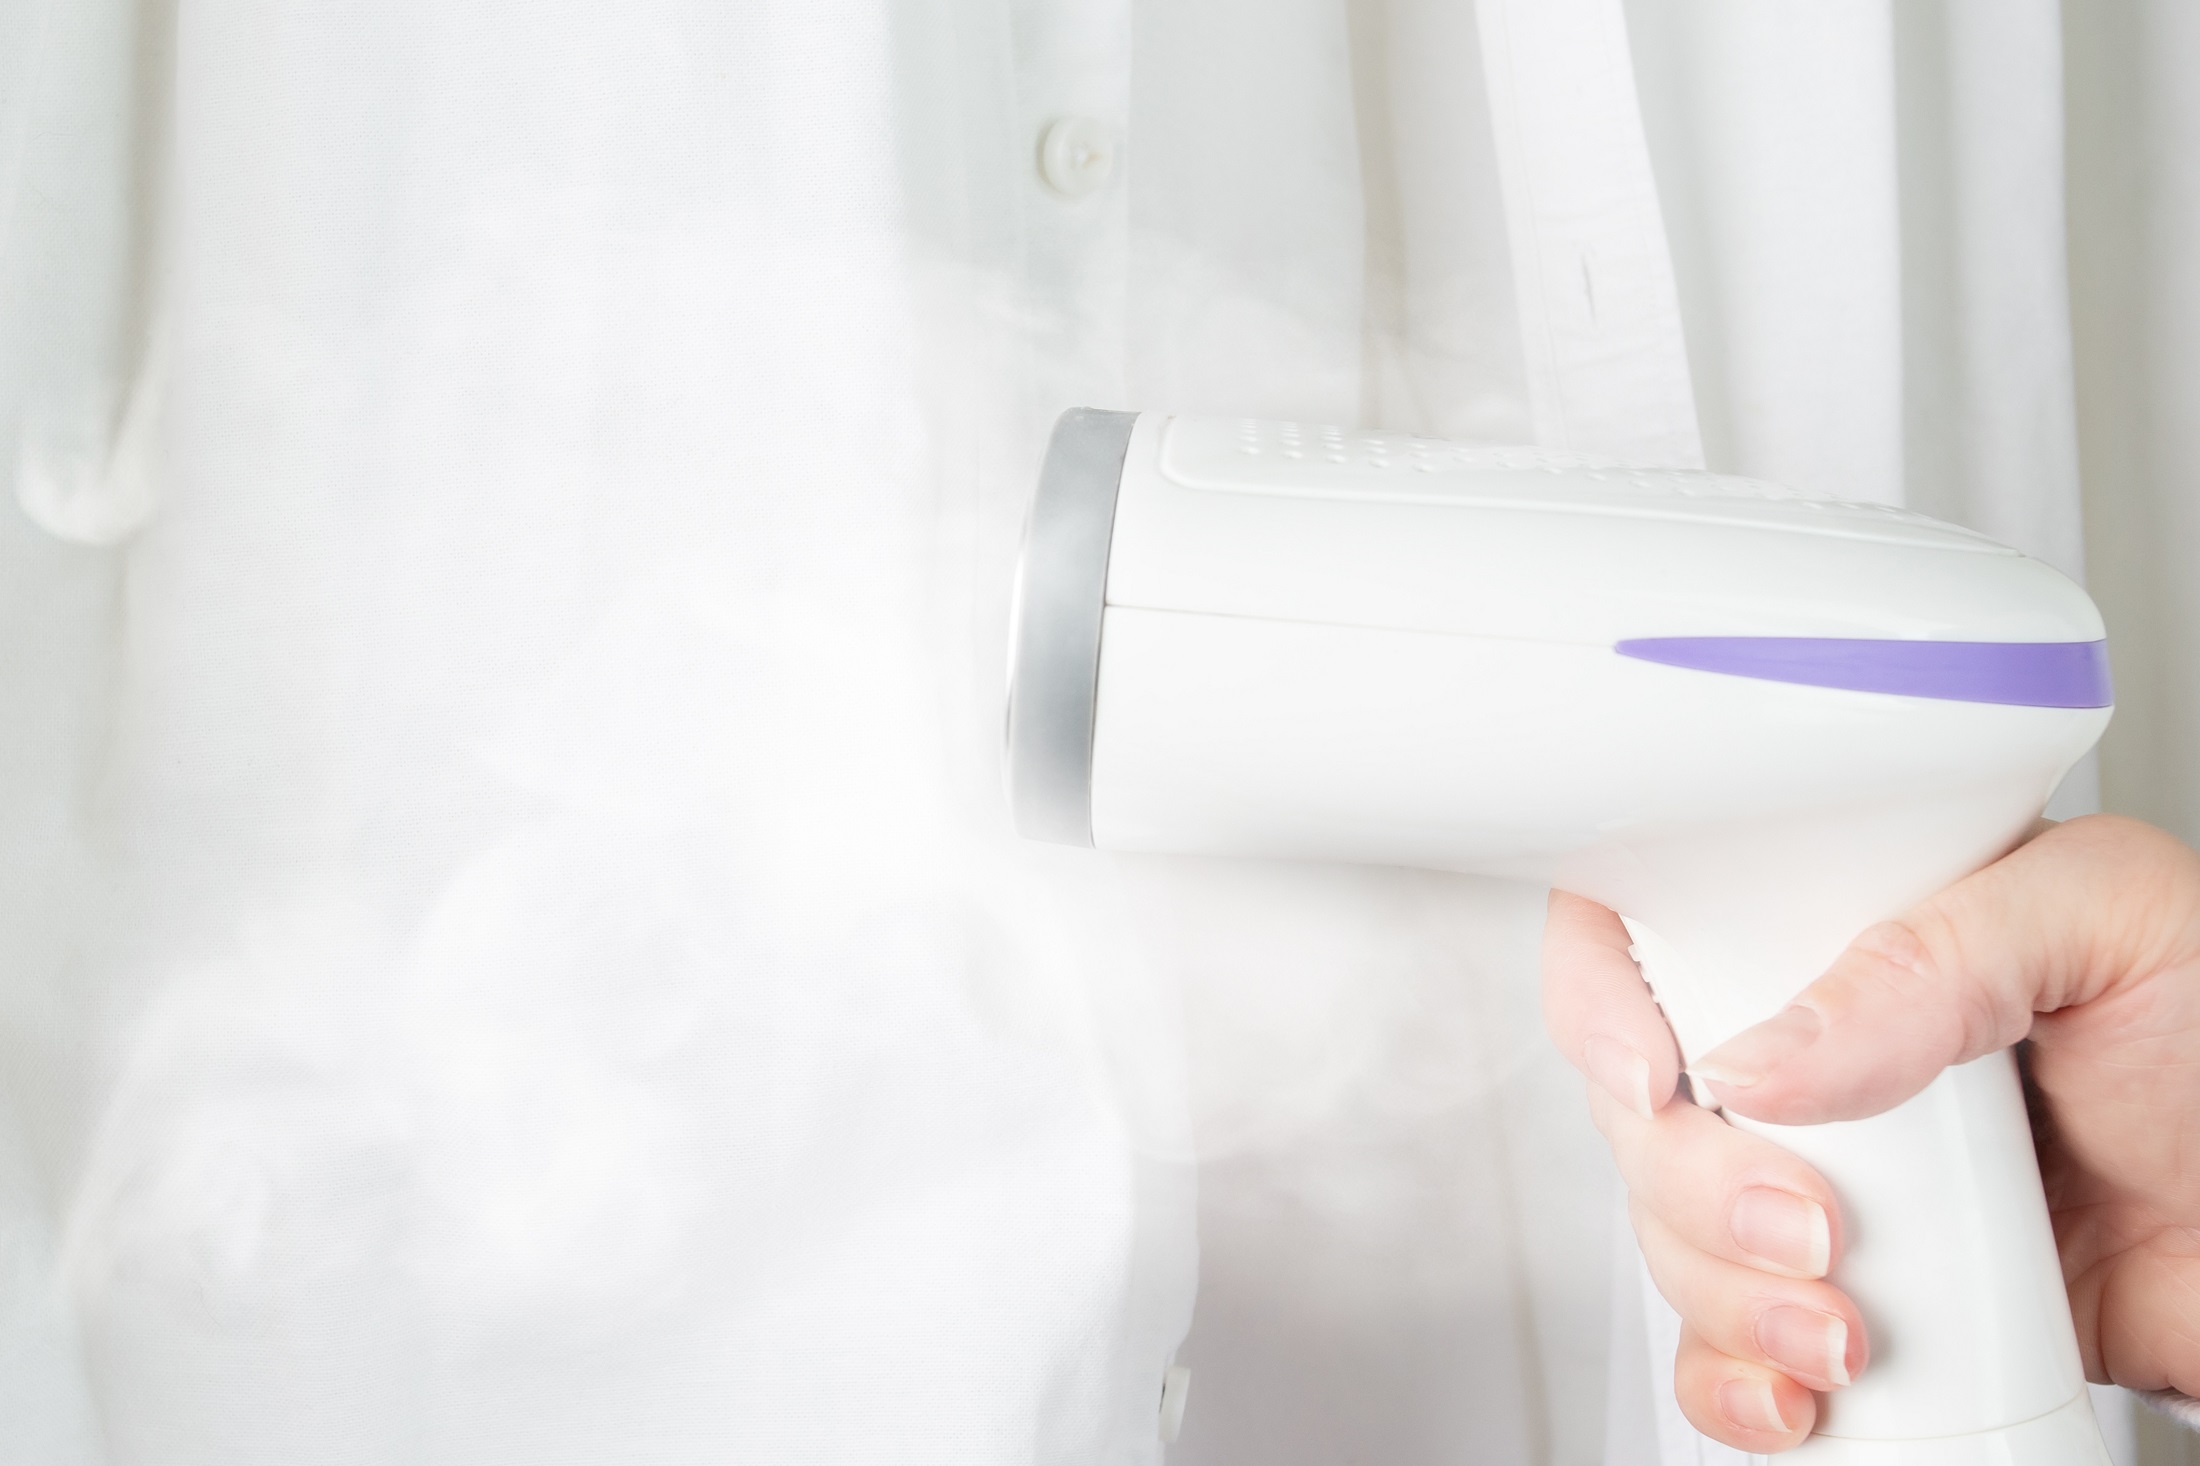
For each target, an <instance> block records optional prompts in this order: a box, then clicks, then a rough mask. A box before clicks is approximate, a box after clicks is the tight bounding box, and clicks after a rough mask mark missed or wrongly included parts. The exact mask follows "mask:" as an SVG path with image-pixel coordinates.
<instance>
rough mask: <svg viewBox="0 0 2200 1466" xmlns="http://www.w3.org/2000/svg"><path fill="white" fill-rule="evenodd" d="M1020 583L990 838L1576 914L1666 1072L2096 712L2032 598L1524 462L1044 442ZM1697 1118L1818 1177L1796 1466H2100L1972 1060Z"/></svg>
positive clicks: (2004, 555) (1966, 570)
mask: <svg viewBox="0 0 2200 1466" xmlns="http://www.w3.org/2000/svg"><path fill="white" fill-rule="evenodd" d="M1022 577H1023V580H1022V585H1021V587H1020V591H1019V609H1018V626H1017V641H1016V650H1015V653H1014V658H1015V662H1014V666H1013V667H1012V678H1013V687H1012V701H1011V711H1010V723H1009V744H1010V779H1011V793H1012V797H1013V799H1014V802H1015V804H1016V810H1017V818H1018V824H1019V828H1021V829H1022V830H1023V831H1024V832H1025V833H1026V834H1031V835H1035V836H1038V837H1041V838H1050V839H1057V840H1066V841H1069V842H1072V843H1084V844H1093V845H1097V846H1099V847H1100V848H1103V849H1110V850H1126V851H1132V850H1135V851H1172V852H1180V853H1193V854H1208V855H1230V856H1259V857H1286V858H1301V859H1309V860H1343V861H1359V862H1371V863H1380V864H1396V865H1412V866H1422V867H1429V868H1434V869H1442V870H1454V871H1463V872H1474V873H1480V874H1488V875H1498V876H1508V877H1515V878H1519V879H1524V880H1532V881H1539V882H1546V883H1550V884H1554V885H1558V886H1561V887H1563V888H1565V889H1568V890H1573V891H1577V892H1580V893H1581V894H1584V895H1587V896H1590V897H1593V898H1595V899H1596V900H1599V901H1602V902H1604V903H1605V904H1606V905H1609V906H1611V907H1612V908H1614V909H1615V910H1617V911H1619V912H1620V913H1621V914H1622V915H1623V916H1624V917H1626V918H1627V920H1628V924H1629V926H1630V929H1631V930H1632V932H1633V933H1634V935H1635V938H1636V950H1637V954H1638V956H1639V957H1640V959H1641V960H1642V962H1643V967H1644V972H1645V976H1646V977H1647V978H1648V980H1649V982H1650V984H1651V987H1652V990H1653V991H1654V993H1655V994H1656V996H1657V998H1658V1000H1659V1002H1660V1004H1661V1006H1662V1007H1663V1008H1664V1010H1665V1013H1666V1016H1667V1017H1668V1019H1669V1020H1670V1021H1671V1023H1672V1025H1673V1029H1674V1032H1675V1034H1676V1035H1677V1037H1678V1038H1679V1040H1680V1044H1681V1047H1682V1050H1683V1052H1684V1054H1686V1055H1687V1056H1689V1057H1690V1058H1691V1059H1693V1058H1694V1057H1695V1056H1697V1055H1701V1054H1703V1053H1704V1052H1706V1051H1708V1050H1709V1049H1711V1048H1713V1047H1715V1046H1716V1045H1718V1044H1719V1043H1720V1042H1722V1041H1723V1040H1725V1039H1726V1038H1727V1037H1729V1036H1730V1035H1732V1034H1734V1033H1736V1032H1738V1031H1740V1030H1741V1029H1743V1028H1745V1027H1748V1026H1749V1025H1751V1024H1753V1023H1756V1022H1757V1021H1759V1020H1761V1019H1764V1018H1767V1017H1769V1016H1771V1015H1772V1014H1773V1013H1774V1012H1776V1011H1778V1009H1779V1008H1780V1007H1781V1006H1782V1005H1783V1004H1785V1003H1786V1002H1787V1000H1788V999H1789V998H1791V997H1792V996H1793V995H1794V994H1795V993H1796V992H1797V991H1798V990H1799V989H1800V988H1802V987H1803V986H1804V985H1805V984H1806V983H1807V982H1808V981H1809V980H1810V979H1811V978H1813V977H1814V976H1816V975H1817V974H1818V973H1819V972H1820V971H1822V970H1823V969H1824V968H1825V966H1826V965H1827V964H1828V963H1829V962H1830V961H1831V960H1832V958H1833V957H1834V956H1835V955H1836V954H1837V953H1839V951H1840V950H1841V949H1842V948H1843V947H1844V946H1845V945H1846V944H1847V943H1848V941H1849V940H1850V939H1851V938H1852V937H1854V936H1855V935H1856V934H1857V933H1858V932H1859V931H1861V930H1862V929H1863V928H1864V927H1866V926H1869V925H1870V924H1872V923H1873V922H1876V921H1879V920H1883V919H1886V918H1888V917H1891V916H1894V915H1896V914H1898V913H1899V912H1901V911H1902V910H1903V909H1905V908H1906V907H1908V906H1909V905H1911V904H1912V903H1914V902H1916V901H1918V900H1920V899H1922V898H1924V897H1925V896H1927V895H1929V894H1931V893H1932V892H1934V891H1936V890H1938V889H1940V888H1941V887H1943V886H1945V885H1947V884H1948V883H1950V882H1951V881H1954V880H1956V879H1958V878H1960V877H1962V876H1963V875H1965V874H1968V873H1969V872H1971V871H1973V870H1975V869H1977V868H1979V867H1980V866H1982V865H1984V864H1986V863H1988V862H1989V861H1991V860H1993V859H1995V858H1996V857H1998V856H1999V855H2001V854H2002V853H2003V852H2005V851H2006V850H2008V849H2009V848H2010V847H2011V846H2012V845H2013V844H2014V843H2015V842H2017V841H2018V840H2019V839H2021V838H2022V837H2023V835H2024V833H2025V831H2026V830H2027V829H2028V828H2029V826H2030V825H2031V823H2032V821H2034V820H2035V819H2036V818H2037V817H2038V814H2039V812H2040V809H2041V808H2042V806H2043V805H2044V804H2045V803H2046V801H2047V798H2048V796H2049V795H2050V794H2051V793H2052V792H2053V790H2054V788H2055V785H2056V784H2057V783H2058V782H2059V781H2060V779H2061V778H2062V776H2063V774H2064V773H2065V772H2067V771H2068V769H2069V767H2070V766H2071V764H2072V763H2073V762H2075V761H2076V760H2077V759H2078V758H2079V757H2080V756H2082V755H2083V754H2084V752H2085V751H2086V750H2087V749H2088V748H2089V747H2091V746H2092V744H2093V742H2094V741H2095V740H2096V739H2097V738H2098V737H2099V735H2100V733H2101V730H2102V728H2103V727H2104V726H2105V725H2106V723H2107V720H2108V716H2109V711H2108V708H2107V707H2106V706H2105V704H2106V701H2107V698H2106V695H2105V675H2104V676H2103V677H2102V678H2101V679H2100V681H2099V688H2100V695H2099V696H2087V695H2085V689H2086V687H2087V686H2088V685H2090V684H2088V683H2087V677H2086V675H2085V674H2086V670H2087V668H2088V667H2090V666H2093V665H2095V663H2097V659H2098V654H2099V642H2100V638H2101V636H2102V628H2101V622H2100V618H2099V615H2098V613H2097V612H2096V611H2095V609H2094V607H2093V604H2092V602H2091V601H2090V600H2088V599H2087V597H2086V596H2085V594H2084V592H2083V591H2081V590H2080V589H2078V588H2077V587H2076V586H2075V585H2072V584H2071V583H2070V582H2069V581H2068V580H2067V579H2065V578H2064V577H2062V576H2061V575H2059V574H2057V573H2056V572H2055V571H2053V570H2052V569H2050V568H2048V567H2047V566H2044V565H2042V564H2040V563H2038V562H2036V561H2033V560H2029V559H2026V558H2025V557H2023V556H2021V555H2018V554H2016V553H2015V552H2013V551H2010V550H2007V549H2005V548H2003V547H2002V546H2000V545H1997V544H1995V543H1993V542H1992V541H1989V540H1985V539H1982V538H1981V537H1979V536H1977V535H1974V534H1971V533H1969V532H1967V531H1964V530H1960V529H1957V528H1954V527H1952V526H1948V525H1943V524H1938V523H1935V522H1934V521H1931V520H1928V519H1925V518H1923V517H1921V516H1917V515H1913V514H1908V513H1905V512H1903V511H1900V510H1892V509H1887V508H1883V507H1880V506H1874V505H1858V504H1849V503H1843V502H1838V501H1825V500H1813V499H1808V498H1805V497H1802V496H1799V495H1794V494H1790V493H1787V492H1785V491H1783V490H1779V489H1777V488H1774V487H1772V486H1769V485H1764V484H1757V483H1753V482H1750V481H1746V480H1739V479H1731V478H1722V477H1717V476H1714V475H1709V474H1690V473H1674V472H1662V471H1660V472H1644V471H1638V470H1632V469H1629V468H1627V467H1625V466H1624V465H1620V464H1614V463H1609V462H1604V461H1601V460H1595V459H1589V458H1584V457H1579V456H1575V455H1563V454H1557V453H1551V452H1548V451H1544V450H1539V449H1533V448H1517V449H1515V448H1495V447H1486V446H1473V445H1463V444H1452V443H1444V442H1437V441H1433V440H1427V439H1415V438H1406V437H1400V436H1397V435H1390V434H1374V433H1361V432H1353V431H1350V430H1345V429H1338V428H1323V427H1313V426H1301V425H1296V424H1279V423H1263V422H1243V421H1223V420H1208V419H1188V418H1176V419H1171V418H1165V417H1161V416H1156V415H1145V416H1138V417H1135V418H1134V417H1132V416H1131V415H1129V414H1110V413H1094V412H1082V411H1080V412H1073V413H1071V414H1069V415H1067V416H1066V417H1065V418H1064V420H1063V422H1062V424H1061V426H1060V427H1059V428H1058V429H1057V433H1056V438H1055V443H1054V446H1053V448H1052V450H1051V452H1050V455H1049V460H1048V465H1047V469H1046V472H1045V474H1044V476H1043V480H1042V485H1041V489H1040V495H1039V500H1038V503H1037V505H1036V506H1035V510H1034V518H1033V522H1032V528H1031V534H1030V537H1029V539H1028V541H1027V547H1026V561H1025V564H1024V566H1023V569H1022ZM1737 648H1738V649H1739V650H1738V651H1737ZM1767 648H1769V649H1771V650H1770V652H1769V653H1768V652H1767V651H1766V649H1767ZM1858 648H1861V651H1859V650H1857V649H1858ZM1890 648H1891V650H1890ZM1828 649H1830V651H1829V650H1828ZM1736 656H1745V657H1754V658H1756V659H1757V660H1756V661H1754V662H1749V663H1747V665H1745V666H1743V667H1742V668H1741V669H1740V670H1736V667H1735V666H1734V665H1732V659H1733V658H1734V657H1736ZM1768 656H1770V657H1771V661H1770V662H1767V661H1766V660H1765V659H1766V657H1768ZM1788 656H1792V657H1793V658H1799V659H1800V660H1799V661H1797V662H1796V663H1795V665H1792V666H1791V665H1788V664H1786V663H1782V662H1781V661H1780V660H1779V659H1780V658H1781V657H1788ZM1828 656H1832V657H1835V658H1836V659H1838V658H1841V657H1848V658H1849V659H1850V661H1849V662H1846V663H1838V664H1837V665H1833V668H1832V670H1831V671H1828V670H1827V668H1826V667H1825V666H1820V665H1818V664H1817V663H1814V662H1812V660H1811V659H1812V658H1814V657H1815V658H1820V659H1821V660H1822V659H1824V658H1825V657H1828ZM1920 656H1922V657H1925V658H1926V659H1927V660H1926V662H1924V663H1919V662H1918V658H1919V657H1920ZM1661 658H1664V659H1665V660H1660V659H1661ZM1674 658H1678V659H1680V661H1682V662H1683V663H1688V662H1689V661H1690V659H1694V663H1693V664H1682V665H1676V664H1673V661H1672V660H1671V659H1674ZM1933 658H1939V659H1940V660H1938V661H1934V660H1932V659H1933ZM2085 658H2092V659H2093V661H2092V662H2084V659H2085ZM1707 659H1708V661H1709V663H1711V664H1713V665H1710V666H1708V667H1707V665H1705V663H1706V660H1707ZM2027 659H2030V660H2027ZM2042 659H2044V662H2042ZM2073 659H2077V660H2073ZM2034 662H2042V665H2044V666H2045V667H2046V670H2047V673H2048V674H2049V675H2047V677H2046V679H2045V681H2041V680H2040V678H2039V677H2037V676H2035V677H2033V678H2032V680H2031V681H2025V680H2024V675H2023V674H2027V673H2033V672H2038V671H2039V668H2038V667H2036V666H2034V665H2033V663H2034ZM2081 662H2083V663H2084V664H2083V665H2080V663H2081ZM1852 664H1853V665H1852ZM1921 666H1922V668H1923V670H1922V671H1920V670H1919V669H1920V667H1921ZM1798 668H1799V669H1800V670H1798ZM1859 668H1861V670H1859ZM2073 678H2075V681H2073ZM1813 679H1815V680H1813ZM1829 679H1830V680H1832V681H1833V682H1834V683H1836V684H1840V683H1842V682H1843V681H1844V680H1845V681H1846V682H1847V684H1849V685H1824V684H1825V683H1826V682H1827V681H1828V680H1829ZM1874 679H1877V681H1875V680H1874ZM1889 679H1892V680H1891V681H1890V680H1889ZM2012 679H2014V680H2012ZM1882 684H1884V685H1885V686H1892V687H1897V688H1898V689H1899V690H1875V689H1878V688H1880V687H1881V685H1882ZM2073 686H2075V687H2077V688H2078V693H2077V695H2070V696H2066V695H2065V693H2067V692H2068V691H2069V690H2070V688H2071V687H2073ZM1920 688H1922V689H1923V692H1922V693H1921V692H1920V691H1919V689H1920ZM2041 688H2045V689H2046V691H2045V692H2044V693H2042V692H2040V690H2039V689H2041ZM2012 689H2015V691H2014V692H2012ZM1982 695H1986V696H1992V697H1998V698H2002V699H2004V700H1999V701H1994V700H1979V699H1980V697H1981V696H1982ZM2011 697H2019V698H2023V699H2029V701H2023V700H2017V701H2012V700H2007V699H2009V698H2011ZM2058 699H2059V700H2060V701H2061V702H2062V703H2063V704H2066V705H2039V704H2040V703H2042V701H2043V700H2045V701H2048V702H2053V701H2056V700H2058ZM2088 702H2090V703H2093V704H2096V705H2068V704H2084V703H2088ZM1736 1123H1739V1124H1743V1125H1747V1126H1749V1128H1751V1129H1754V1130H1758V1131H1760V1132H1763V1133H1766V1134H1769V1135H1773V1136H1775V1137H1776V1138H1777V1139H1779V1140H1780V1141H1781V1143H1783V1144H1785V1145H1787V1146H1788V1147H1789V1148H1791V1149H1793V1150H1794V1151H1796V1152H1797V1153H1799V1154H1801V1155H1802V1156H1804V1157H1805V1158H1806V1159H1808V1160H1810V1161H1811V1162H1812V1163H1813V1164H1814V1165H1816V1166H1817V1167H1818V1168H1819V1169H1820V1170H1821V1171H1822V1172H1823V1173H1824V1174H1825V1176H1826V1177H1827V1179H1828V1181H1829V1182H1830V1183H1831V1184H1832V1185H1833V1187H1834V1189H1835V1191H1836V1193H1837V1194H1838V1195H1839V1197H1840V1201H1841V1205H1842V1212H1843V1218H1844V1225H1845V1229H1846V1234H1847V1237H1848V1242H1849V1245H1848V1249H1847V1252H1846V1254H1845V1256H1844V1257H1843V1259H1842V1260H1841V1263H1840V1265H1839V1266H1838V1267H1837V1269H1836V1270H1835V1273H1834V1277H1833V1280H1834V1281H1835V1282H1836V1283H1837V1284H1839V1285H1840V1286H1841V1287H1843V1288H1844V1289H1846V1290H1847V1291H1848V1292H1849V1293H1850V1294H1851V1295H1852V1296H1853V1297H1854V1298H1855V1299H1856V1300H1857V1304H1858V1306H1859V1308H1860V1309H1861V1310H1862V1312H1863V1315H1864V1318H1865V1320H1866V1324H1867V1326H1868V1328H1869V1329H1870V1332H1871V1338H1872V1352H1873V1357H1872V1363H1871V1365H1870V1367H1869V1368H1868V1369H1867V1370H1866V1372H1865V1373H1864V1375H1863V1376H1862V1377H1861V1378H1860V1379H1859V1380H1858V1381H1857V1382H1856V1383H1855V1384H1854V1385H1852V1386H1851V1387H1849V1388H1848V1389H1845V1390H1842V1391H1840V1392H1838V1393H1836V1394H1834V1395H1832V1396H1830V1397H1828V1398H1827V1400H1826V1402H1825V1408H1824V1409H1823V1410H1822V1411H1821V1414H1820V1420H1819V1434H1818V1435H1816V1436H1814V1437H1813V1438H1812V1440H1811V1441H1810V1442H1809V1443H1808V1444H1807V1445H1805V1446H1804V1447H1802V1448H1801V1454H1800V1455H1798V1456H1797V1458H1796V1459H1797V1460H1798V1461H1808V1460H1814V1459H1815V1460H1818V1461H1822V1462H1828V1463H1831V1462H1836V1461H1838V1462H1855V1463H1860V1466H1861V1463H1888V1466H1892V1463H1905V1466H1907V1463H1916V1466H1925V1463H1931V1466H1969V1463H1973V1462H1976V1463H1978V1466H1987V1463H1994V1466H2031V1463H2041V1466H2045V1463H2049V1462H2053V1463H2058V1466H2059V1463H2068V1462H2085V1463H2088V1466H2091V1463H2096V1462H2103V1463H2105V1461H2106V1459H2107V1458H2106V1456H2105V1454H2104V1453H2103V1452H2102V1450H2101V1447H2100V1444H2099V1439H2098V1434H2097V1432H2096V1431H2095V1428H2094V1426H2093V1424H2092V1417H2091V1411H2090V1407H2089V1405H2088V1404H2087V1400H2086V1395H2085V1391H2084V1380H2083V1377H2082V1374H2081V1371H2080V1367H2079V1361H2078V1353H2077V1347H2076V1342H2075V1338H2074V1335H2073V1332H2072V1327H2071V1320H2070V1312H2069V1304H2068V1301H2067V1297H2066V1294H2065V1292H2064V1287H2063V1280H2062V1273H2061V1268H2060V1264H2059V1261H2058V1258H2057V1254H2056V1251H2055V1243H2054V1237H2053V1234H2052V1231H2051V1229H2050V1227H2049V1223H2048V1217H2047V1211H2046V1206H2045V1203H2044V1201H2043V1199H2042V1196H2041V1192H2040V1185H2039V1177H2038V1169H2037V1165H2036V1163H2035V1160H2034V1157H2033V1154H2032V1148H2031V1134H2030V1130H2029V1127H2028V1124H2027V1121H2026V1116H2025V1112H2024V1106H2023V1099H2022V1095H2021V1092H2020V1089H2019V1085H2018V1082H2017V1076H2016V1073H2015V1068H2014V1065H2013V1062H2012V1060H2011V1059H2010V1057H2009V1056H2008V1055H2006V1054H2004V1055H1996V1056H1993V1057H1990V1058H1987V1059H1983V1060H1980V1061H1978V1062H1976V1063H1973V1064H1969V1065H1965V1066H1963V1067H1961V1068H1959V1069H1956V1070H1951V1071H1950V1072H1949V1073H1948V1074H1946V1075H1944V1076H1942V1077H1941V1078H1940V1079H1939V1080H1937V1081H1936V1082H1935V1083H1934V1084H1933V1085H1932V1086H1930V1087H1929V1088H1928V1089H1927V1090H1926V1091H1925V1092H1924V1093H1923V1094H1920V1095H1919V1096H1917V1097H1916V1098H1915V1099H1913V1100H1911V1101H1910V1102H1908V1103H1907V1104H1904V1105H1902V1106H1900V1107H1898V1108H1897V1109H1896V1110H1894V1111H1892V1112H1890V1113H1888V1114H1886V1115H1882V1116H1879V1117H1876V1118H1874V1119H1871V1120H1865V1121H1859V1122H1854V1123H1848V1124H1834V1125H1823V1126H1810V1127H1795V1128H1786V1127H1776V1126H1767V1125H1761V1124H1757V1123H1755V1122H1751V1121H1747V1120H1741V1119H1739V1118H1737V1119H1736Z"/></svg>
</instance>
